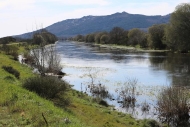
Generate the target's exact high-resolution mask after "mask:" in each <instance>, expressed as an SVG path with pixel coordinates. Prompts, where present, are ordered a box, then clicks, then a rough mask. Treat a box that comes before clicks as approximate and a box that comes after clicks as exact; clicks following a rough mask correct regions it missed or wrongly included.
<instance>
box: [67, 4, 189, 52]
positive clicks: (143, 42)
mask: <svg viewBox="0 0 190 127" xmlns="http://www.w3.org/2000/svg"><path fill="white" fill-rule="evenodd" d="M189 33H190V4H188V3H184V4H180V5H178V6H177V7H176V9H175V11H174V12H173V13H172V14H171V17H170V21H169V23H168V24H155V25H153V26H151V27H149V28H148V30H146V31H144V30H142V29H138V28H134V29H131V30H124V29H123V28H121V27H114V28H113V29H112V30H111V31H110V32H106V31H101V32H95V33H90V34H87V35H80V34H79V35H77V36H75V37H72V38H70V39H71V40H74V41H79V42H81V41H82V42H89V43H92V42H95V43H99V44H117V45H125V46H140V47H141V48H146V49H159V50H164V49H168V50H172V51H178V52H183V53H187V52H188V51H189V50H190V36H189Z"/></svg>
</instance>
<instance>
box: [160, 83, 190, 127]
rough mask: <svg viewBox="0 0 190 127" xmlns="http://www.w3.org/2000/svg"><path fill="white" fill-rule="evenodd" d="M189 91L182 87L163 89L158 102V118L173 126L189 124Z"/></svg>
mask: <svg viewBox="0 0 190 127" xmlns="http://www.w3.org/2000/svg"><path fill="white" fill-rule="evenodd" d="M188 94H189V91H188V90H187V89H186V88H182V87H174V86H173V87H169V88H166V89H163V90H162V92H161V94H160V96H159V97H158V102H157V111H158V117H159V119H160V120H161V121H162V122H166V123H167V124H168V125H172V126H186V125H188V124H189V117H190V116H189V108H190V106H189V104H188V102H189V95H188Z"/></svg>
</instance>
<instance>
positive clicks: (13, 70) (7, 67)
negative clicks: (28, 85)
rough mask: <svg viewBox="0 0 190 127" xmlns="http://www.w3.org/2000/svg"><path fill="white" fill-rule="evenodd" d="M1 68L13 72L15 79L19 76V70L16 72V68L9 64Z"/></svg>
mask: <svg viewBox="0 0 190 127" xmlns="http://www.w3.org/2000/svg"><path fill="white" fill-rule="evenodd" d="M2 68H3V69H4V70H5V71H7V72H9V73H11V74H13V75H14V76H15V77H16V78H17V79H19V78H20V72H18V71H17V70H16V69H14V68H13V67H11V66H2Z"/></svg>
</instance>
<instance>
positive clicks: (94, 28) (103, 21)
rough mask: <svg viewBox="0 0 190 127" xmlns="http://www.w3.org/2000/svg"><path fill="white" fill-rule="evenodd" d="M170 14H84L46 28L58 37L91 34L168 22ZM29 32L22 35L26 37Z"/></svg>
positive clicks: (142, 27)
mask: <svg viewBox="0 0 190 127" xmlns="http://www.w3.org/2000/svg"><path fill="white" fill-rule="evenodd" d="M169 19H170V14H169V15H166V16H161V15H156V16H146V15H139V14H129V13H126V12H122V13H115V14H111V15H106V16H84V17H82V18H79V19H67V20H63V21H60V22H57V23H54V24H52V25H50V26H48V27H46V29H47V30H48V31H49V32H51V33H53V34H55V35H56V36H58V37H68V36H75V35H78V34H83V35H85V34H89V33H93V32H98V31H110V30H111V29H112V28H113V27H116V26H118V27H121V28H124V29H125V30H129V29H132V28H140V29H145V30H146V29H147V28H148V27H150V26H152V25H154V24H162V23H168V22H169ZM26 35H29V34H23V35H20V36H21V37H26Z"/></svg>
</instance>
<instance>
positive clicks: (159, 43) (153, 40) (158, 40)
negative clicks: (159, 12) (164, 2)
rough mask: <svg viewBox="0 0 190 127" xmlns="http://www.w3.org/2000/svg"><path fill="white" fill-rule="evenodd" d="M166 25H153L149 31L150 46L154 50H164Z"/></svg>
mask: <svg viewBox="0 0 190 127" xmlns="http://www.w3.org/2000/svg"><path fill="white" fill-rule="evenodd" d="M165 26H166V25H165V24H159V25H153V26H151V27H150V28H149V29H148V33H149V46H150V47H151V48H154V49H164V48H166V45H165V44H164V35H165V34H164V29H165Z"/></svg>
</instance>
